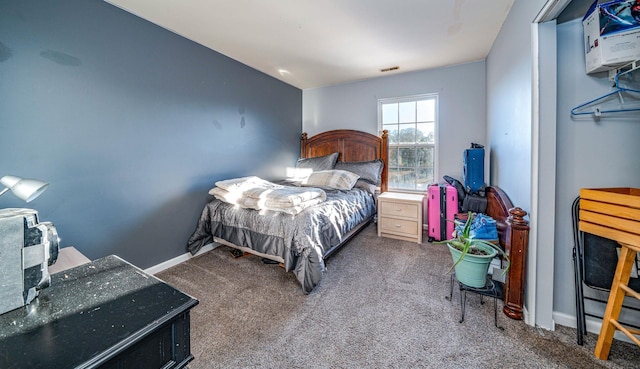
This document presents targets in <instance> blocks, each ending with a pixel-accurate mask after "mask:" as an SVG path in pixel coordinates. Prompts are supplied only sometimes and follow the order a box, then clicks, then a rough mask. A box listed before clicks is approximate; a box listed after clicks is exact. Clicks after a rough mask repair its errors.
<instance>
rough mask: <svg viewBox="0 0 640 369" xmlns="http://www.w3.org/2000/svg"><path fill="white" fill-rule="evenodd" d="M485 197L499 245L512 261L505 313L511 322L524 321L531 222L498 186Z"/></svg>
mask: <svg viewBox="0 0 640 369" xmlns="http://www.w3.org/2000/svg"><path fill="white" fill-rule="evenodd" d="M486 196H487V211H486V213H487V215H489V216H490V217H492V218H493V219H495V220H496V223H497V228H498V239H499V241H500V246H502V248H503V249H504V250H505V252H506V253H507V255H509V260H510V261H511V267H510V268H509V272H508V274H507V278H506V281H505V286H504V308H503V309H502V311H503V312H504V313H505V315H507V316H508V317H510V318H512V319H522V318H523V308H524V288H525V281H526V279H525V277H526V264H527V249H528V247H529V222H528V221H527V220H526V219H524V217H525V216H526V215H527V212H526V211H524V210H522V209H521V208H518V207H514V206H513V204H512V203H511V200H510V199H509V196H507V194H506V193H504V191H502V190H501V189H500V188H499V187H496V186H490V187H487V190H486ZM503 267H504V266H503Z"/></svg>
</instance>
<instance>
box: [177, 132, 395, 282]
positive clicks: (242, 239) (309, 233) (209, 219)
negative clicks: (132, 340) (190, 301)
mask: <svg viewBox="0 0 640 369" xmlns="http://www.w3.org/2000/svg"><path fill="white" fill-rule="evenodd" d="M336 153H337V163H336V164H335V168H336V169H338V168H346V169H345V170H348V169H349V168H352V167H354V166H360V165H365V164H363V163H370V162H375V163H381V164H382V165H381V168H380V167H379V169H380V171H379V173H378V175H379V182H378V183H377V186H378V188H377V190H374V188H372V187H371V186H370V187H368V188H367V189H364V187H354V188H353V189H351V190H330V189H326V188H324V191H325V193H326V200H324V201H323V202H321V203H319V204H317V205H314V206H311V207H308V208H305V209H304V210H302V211H300V212H299V213H298V214H295V215H292V214H288V213H286V212H280V211H259V210H253V209H243V208H239V207H237V206H234V205H231V204H228V203H227V202H224V201H220V200H219V199H217V198H214V199H213V200H211V201H210V202H209V203H207V204H206V205H205V207H204V209H203V211H202V213H201V216H200V218H199V220H198V224H197V226H196V230H195V232H194V233H193V235H192V236H191V237H190V238H189V241H188V243H187V250H188V251H190V252H191V253H192V254H195V253H196V252H198V250H200V249H201V248H202V247H203V246H204V245H207V244H209V243H213V242H217V243H219V244H223V245H226V246H230V247H232V248H234V249H237V250H240V251H242V252H244V253H250V254H254V255H258V256H260V257H263V258H266V259H268V260H272V261H274V262H277V263H280V264H281V265H282V266H283V268H284V269H285V270H286V271H287V272H293V273H294V274H295V276H296V278H297V279H298V281H299V282H300V285H301V286H302V291H303V292H304V293H305V294H308V293H310V292H311V291H312V290H313V289H314V288H315V286H316V285H317V284H318V283H319V282H320V280H321V278H322V275H323V274H324V270H325V260H327V259H328V258H329V257H330V256H331V255H333V254H334V253H335V252H336V251H338V250H339V249H340V248H341V247H342V246H344V245H345V244H346V243H347V242H348V241H349V240H350V239H351V238H352V237H353V236H355V235H356V234H357V233H358V232H359V231H360V230H362V229H364V227H366V226H367V225H368V224H369V223H370V222H371V221H372V220H373V219H374V217H375V215H376V205H375V193H377V192H384V191H386V190H387V166H386V163H387V162H388V158H387V155H388V150H387V132H386V131H384V132H383V133H382V135H381V136H376V135H372V134H369V133H366V132H361V131H355V130H333V131H327V132H323V133H320V134H317V135H315V136H312V137H308V135H307V134H306V133H303V134H302V137H301V141H300V158H301V160H299V161H298V163H300V162H301V161H303V162H305V161H306V162H307V163H308V162H310V161H313V160H315V159H318V160H324V159H322V158H326V157H328V156H331V155H336ZM359 182H360V181H359ZM373 187H375V186H373Z"/></svg>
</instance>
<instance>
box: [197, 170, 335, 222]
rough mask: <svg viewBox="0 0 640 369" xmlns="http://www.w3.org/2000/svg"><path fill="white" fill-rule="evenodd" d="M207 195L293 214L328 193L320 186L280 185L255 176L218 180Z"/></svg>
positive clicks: (314, 203)
mask: <svg viewBox="0 0 640 369" xmlns="http://www.w3.org/2000/svg"><path fill="white" fill-rule="evenodd" d="M209 194H211V195H213V196H215V197H216V198H217V199H219V200H222V201H224V202H227V203H229V204H233V205H237V206H240V207H243V208H249V209H256V210H272V211H280V212H284V213H287V214H292V215H295V214H298V213H299V212H301V211H303V210H304V209H306V208H308V207H310V206H313V205H317V204H319V203H321V202H323V201H325V200H326V198H327V194H326V193H325V192H324V191H323V190H321V189H319V188H313V187H293V186H282V185H278V184H275V183H272V182H269V181H265V180H263V179H261V178H258V177H255V176H251V177H242V178H234V179H229V180H225V181H218V182H216V187H214V188H212V189H211V190H210V191H209Z"/></svg>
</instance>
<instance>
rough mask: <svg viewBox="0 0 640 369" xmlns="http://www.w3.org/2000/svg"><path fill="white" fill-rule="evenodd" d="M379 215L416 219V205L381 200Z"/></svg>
mask: <svg viewBox="0 0 640 369" xmlns="http://www.w3.org/2000/svg"><path fill="white" fill-rule="evenodd" d="M380 215H382V216H385V215H389V216H397V217H404V218H412V219H418V205H417V204H407V203H397V202H389V201H382V202H380Z"/></svg>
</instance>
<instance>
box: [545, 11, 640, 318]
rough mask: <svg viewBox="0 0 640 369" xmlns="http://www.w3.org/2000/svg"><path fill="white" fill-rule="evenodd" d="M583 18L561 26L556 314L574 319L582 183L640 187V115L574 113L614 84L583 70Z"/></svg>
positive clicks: (601, 76) (559, 38)
mask: <svg viewBox="0 0 640 369" xmlns="http://www.w3.org/2000/svg"><path fill="white" fill-rule="evenodd" d="M580 21H581V20H580V19H576V20H574V21H571V22H567V23H563V24H560V25H558V28H557V36H558V110H557V111H558V115H557V152H558V155H557V182H556V204H557V205H556V236H555V260H556V265H555V282H554V286H553V291H554V313H555V314H557V315H560V316H561V317H566V316H569V317H571V318H574V317H575V302H574V282H573V267H572V263H573V261H572V260H573V259H572V247H573V234H572V222H571V203H572V202H573V200H574V199H575V198H576V196H578V194H579V191H580V188H583V187H587V188H589V187H595V188H597V187H640V159H639V158H640V144H638V140H639V139H640V114H639V113H634V114H629V115H626V116H625V114H617V115H603V116H602V117H601V118H600V119H599V120H595V119H594V118H593V117H591V116H586V117H580V118H572V117H571V116H570V110H571V109H572V108H573V107H575V106H577V105H579V104H581V103H584V102H586V101H589V100H592V99H594V98H596V97H598V96H601V95H603V94H605V93H607V92H609V91H610V90H611V85H612V83H611V82H610V81H608V78H607V75H606V74H600V75H595V76H590V75H587V74H585V71H584V70H585V66H584V50H583V41H582V25H581V22H580ZM636 73H637V72H636ZM635 87H636V88H637V85H636V86H635ZM638 320H640V319H639V318H638V316H637V314H636V318H635V321H636V322H637V321H638ZM564 323H566V322H562V324H564Z"/></svg>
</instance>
